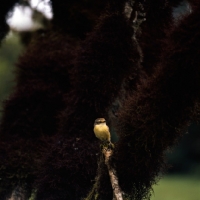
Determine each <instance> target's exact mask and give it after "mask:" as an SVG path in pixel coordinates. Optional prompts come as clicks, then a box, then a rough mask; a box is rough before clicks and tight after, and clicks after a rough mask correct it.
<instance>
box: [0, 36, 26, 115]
mask: <svg viewBox="0 0 200 200" xmlns="http://www.w3.org/2000/svg"><path fill="white" fill-rule="evenodd" d="M22 49H23V48H22V45H21V44H20V42H19V37H18V36H17V35H15V34H10V35H8V36H7V37H6V38H5V39H4V40H3V41H2V44H1V48H0V111H1V112H0V117H1V115H2V103H3V100H4V99H6V98H8V96H9V94H10V92H11V91H12V88H13V87H14V85H15V81H14V69H15V68H14V66H15V63H16V61H17V58H18V56H19V54H20V52H21V51H22Z"/></svg>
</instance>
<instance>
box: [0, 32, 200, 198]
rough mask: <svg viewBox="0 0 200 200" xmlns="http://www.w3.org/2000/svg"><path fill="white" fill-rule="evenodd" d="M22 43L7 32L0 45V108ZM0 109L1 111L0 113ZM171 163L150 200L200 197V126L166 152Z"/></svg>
mask: <svg viewBox="0 0 200 200" xmlns="http://www.w3.org/2000/svg"><path fill="white" fill-rule="evenodd" d="M22 50H23V46H22V45H21V44H20V39H19V37H18V36H17V35H15V34H12V35H9V36H8V37H7V38H6V39H5V40H4V41H3V42H2V44H1V48H0V109H1V110H2V102H3V100H4V99H6V98H9V93H10V92H11V91H12V88H13V86H14V85H15V81H14V80H15V75H14V71H15V67H14V66H15V63H16V61H17V58H18V56H19V55H20V53H22ZM1 114H2V112H0V115H1ZM167 159H168V163H169V164H170V165H171V167H170V168H169V170H168V172H167V174H166V175H165V176H164V177H163V178H162V179H161V180H160V181H159V182H158V183H157V185H155V186H154V188H153V189H154V193H153V194H152V198H151V200H200V126H198V125H196V124H192V125H191V126H190V127H189V128H188V132H187V133H185V134H184V137H183V138H182V139H181V141H180V143H179V145H178V146H176V147H174V149H173V150H172V151H171V152H167Z"/></svg>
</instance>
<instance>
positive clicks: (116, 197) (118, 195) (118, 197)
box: [102, 148, 123, 200]
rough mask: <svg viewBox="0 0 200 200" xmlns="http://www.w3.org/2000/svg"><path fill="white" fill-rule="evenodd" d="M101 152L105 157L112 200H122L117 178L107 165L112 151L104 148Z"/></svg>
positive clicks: (112, 169)
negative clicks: (111, 189)
mask: <svg viewBox="0 0 200 200" xmlns="http://www.w3.org/2000/svg"><path fill="white" fill-rule="evenodd" d="M102 152H103V154H104V156H105V164H106V165H107V168H108V173H109V176H110V182H111V185H112V188H113V200H123V197H122V191H121V188H120V186H119V182H118V178H117V176H116V171H115V169H114V168H112V167H111V166H110V164H109V158H110V156H111V155H112V153H113V151H112V150H111V149H107V148H104V149H103V151H102Z"/></svg>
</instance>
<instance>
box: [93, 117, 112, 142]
mask: <svg viewBox="0 0 200 200" xmlns="http://www.w3.org/2000/svg"><path fill="white" fill-rule="evenodd" d="M94 134H95V136H96V137H97V138H98V139H100V140H101V141H103V142H108V143H110V131H109V127H108V126H107V125H106V120H105V119H104V118H97V119H96V120H95V121H94Z"/></svg>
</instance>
